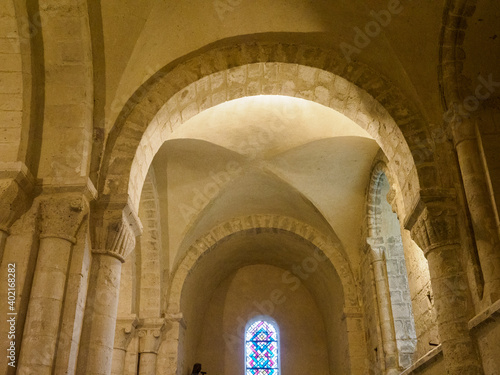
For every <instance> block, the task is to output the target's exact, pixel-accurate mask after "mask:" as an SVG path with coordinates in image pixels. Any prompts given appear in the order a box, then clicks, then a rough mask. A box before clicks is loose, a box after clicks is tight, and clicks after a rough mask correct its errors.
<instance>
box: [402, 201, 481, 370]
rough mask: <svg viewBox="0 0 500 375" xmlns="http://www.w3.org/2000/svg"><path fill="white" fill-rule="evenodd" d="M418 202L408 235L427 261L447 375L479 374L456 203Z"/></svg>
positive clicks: (479, 368)
mask: <svg viewBox="0 0 500 375" xmlns="http://www.w3.org/2000/svg"><path fill="white" fill-rule="evenodd" d="M420 203H421V204H420V205H418V206H417V210H418V211H416V212H415V213H416V216H415V215H413V216H414V217H413V218H414V220H415V221H414V224H413V225H411V235H412V238H413V239H414V241H415V242H416V243H417V244H418V245H419V246H420V248H421V249H422V250H423V251H424V253H425V256H426V258H427V261H428V264H429V272H430V276H431V284H432V289H433V291H434V303H435V307H436V313H437V324H438V330H439V336H440V338H441V343H442V347H443V355H444V361H445V366H446V370H447V374H449V375H464V374H468V375H476V374H483V370H482V366H481V362H480V357H479V353H478V351H477V348H476V345H475V342H474V341H473V340H472V338H471V335H470V332H469V329H468V321H469V315H470V312H471V310H472V306H471V298H470V294H469V288H468V284H467V276H466V273H465V272H464V267H463V265H462V253H463V252H462V249H461V246H460V233H459V230H458V220H457V211H456V204H457V203H456V202H454V201H453V200H452V201H450V202H446V201H444V200H443V201H437V200H436V199H435V198H433V201H432V202H430V203H427V204H426V203H423V204H422V201H421V202H420ZM419 207H420V209H419Z"/></svg>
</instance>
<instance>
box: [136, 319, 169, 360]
mask: <svg viewBox="0 0 500 375" xmlns="http://www.w3.org/2000/svg"><path fill="white" fill-rule="evenodd" d="M164 329H165V319H161V318H158V319H144V320H143V321H142V322H141V324H140V327H139V328H138V336H139V352H140V353H158V349H159V347H160V343H161V337H162V332H163V330H164Z"/></svg>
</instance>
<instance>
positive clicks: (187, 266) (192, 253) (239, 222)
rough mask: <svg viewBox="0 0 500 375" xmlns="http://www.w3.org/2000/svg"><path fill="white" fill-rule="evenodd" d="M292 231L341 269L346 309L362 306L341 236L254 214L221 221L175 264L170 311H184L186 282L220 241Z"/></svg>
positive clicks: (292, 220)
mask: <svg viewBox="0 0 500 375" xmlns="http://www.w3.org/2000/svg"><path fill="white" fill-rule="evenodd" d="M278 231H284V232H288V233H290V234H293V235H296V236H298V237H301V238H303V239H304V240H306V241H308V242H309V243H311V244H312V245H313V246H315V247H316V248H318V249H319V250H321V251H322V252H323V253H324V254H325V255H326V256H327V257H328V258H329V260H330V261H331V263H332V265H333V267H334V268H335V270H336V271H337V273H338V275H339V278H340V282H341V284H342V287H343V290H344V303H345V306H344V308H345V309H349V308H358V307H359V299H358V289H357V282H356V280H355V278H354V275H353V273H352V270H351V266H350V264H349V261H348V258H347V256H346V254H345V252H344V250H343V247H342V244H341V242H340V240H339V239H338V238H337V236H336V235H335V234H329V235H325V234H323V233H322V232H320V231H319V230H317V229H316V228H314V227H312V226H310V225H308V224H306V223H303V222H301V221H299V220H297V219H295V218H292V217H287V216H280V215H251V216H245V217H238V218H234V219H231V220H229V221H226V222H224V223H221V224H219V225H217V226H216V227H214V228H213V229H212V230H210V231H209V232H208V233H207V234H205V235H204V236H202V237H201V238H199V239H198V240H196V241H195V243H193V244H192V245H191V246H190V247H189V249H187V251H186V253H185V256H184V257H183V258H182V259H180V261H179V262H178V263H177V265H176V266H175V267H174V269H173V272H172V276H171V281H170V288H169V294H168V297H167V298H168V304H167V313H168V314H177V313H178V312H179V311H180V305H181V294H182V288H183V285H184V282H185V280H186V278H187V276H188V275H189V273H190V271H191V269H192V268H193V266H194V265H195V264H196V262H197V261H198V260H199V259H200V258H201V257H202V256H203V255H204V254H205V253H206V252H207V251H209V250H211V249H213V248H214V247H215V246H216V245H217V243H219V242H221V241H224V240H226V239H228V238H229V237H231V236H234V235H236V234H238V233H243V232H245V233H249V232H254V233H257V232H258V233H262V232H270V233H276V232H278Z"/></svg>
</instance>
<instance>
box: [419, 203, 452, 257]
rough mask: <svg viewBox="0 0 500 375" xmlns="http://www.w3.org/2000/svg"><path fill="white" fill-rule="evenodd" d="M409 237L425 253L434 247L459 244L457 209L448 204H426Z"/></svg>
mask: <svg viewBox="0 0 500 375" xmlns="http://www.w3.org/2000/svg"><path fill="white" fill-rule="evenodd" d="M410 232H411V237H412V239H413V240H414V241H415V242H416V243H417V245H418V246H419V247H420V248H421V249H422V250H423V251H424V253H425V254H426V256H427V254H428V253H429V252H431V251H432V250H434V249H436V248H440V247H443V246H449V245H456V244H460V233H459V230H458V219H457V210H456V208H454V207H450V205H444V204H433V205H428V206H426V207H425V208H424V209H423V210H422V212H421V213H420V215H419V216H418V218H417V220H416V222H415V224H414V225H413V226H412V228H411V230H410Z"/></svg>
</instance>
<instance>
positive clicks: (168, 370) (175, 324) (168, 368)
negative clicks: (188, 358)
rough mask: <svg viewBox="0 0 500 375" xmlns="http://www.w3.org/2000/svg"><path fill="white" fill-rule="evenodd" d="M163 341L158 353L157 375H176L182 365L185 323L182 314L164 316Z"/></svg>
mask: <svg viewBox="0 0 500 375" xmlns="http://www.w3.org/2000/svg"><path fill="white" fill-rule="evenodd" d="M165 322H166V332H165V340H164V341H163V342H162V343H161V346H160V349H159V351H158V358H157V363H158V369H157V373H159V374H164V375H178V374H179V373H180V371H181V367H182V363H183V350H184V348H183V344H184V332H185V330H186V323H185V322H184V318H183V316H182V313H170V314H167V315H166V316H165Z"/></svg>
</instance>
